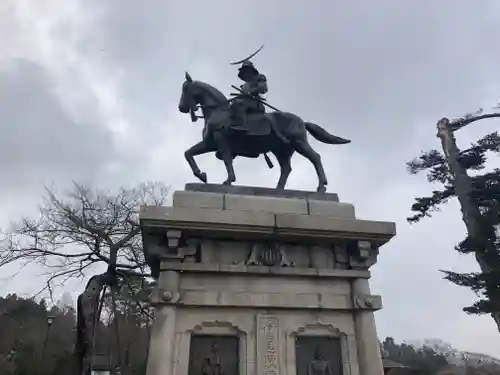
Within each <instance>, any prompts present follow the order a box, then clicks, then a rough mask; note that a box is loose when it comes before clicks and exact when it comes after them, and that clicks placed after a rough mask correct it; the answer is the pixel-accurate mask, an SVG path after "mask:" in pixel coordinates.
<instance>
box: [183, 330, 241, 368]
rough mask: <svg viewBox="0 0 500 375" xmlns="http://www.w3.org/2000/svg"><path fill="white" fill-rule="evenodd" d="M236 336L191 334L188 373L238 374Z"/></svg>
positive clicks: (237, 343)
mask: <svg viewBox="0 0 500 375" xmlns="http://www.w3.org/2000/svg"><path fill="white" fill-rule="evenodd" d="M238 346H239V342H238V336H220V335H191V343H190V346H189V365H188V375H239V363H238V360H239V352H238Z"/></svg>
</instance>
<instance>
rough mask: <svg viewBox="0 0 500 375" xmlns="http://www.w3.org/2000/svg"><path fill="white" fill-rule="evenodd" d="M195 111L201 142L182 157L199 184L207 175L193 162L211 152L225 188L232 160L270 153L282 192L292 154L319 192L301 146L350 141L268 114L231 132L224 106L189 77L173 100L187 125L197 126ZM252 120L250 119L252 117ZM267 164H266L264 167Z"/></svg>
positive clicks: (322, 187)
mask: <svg viewBox="0 0 500 375" xmlns="http://www.w3.org/2000/svg"><path fill="white" fill-rule="evenodd" d="M198 108H201V110H202V113H203V118H204V119H205V126H204V128H203V138H202V141H201V142H198V143H197V144H195V145H194V146H193V147H191V148H190V149H189V150H187V151H186V152H185V153H184V155H185V157H186V160H187V162H188V164H189V166H190V167H191V169H192V171H193V174H194V175H195V176H196V177H197V178H199V179H200V180H201V181H203V182H207V175H206V173H204V172H201V171H200V168H199V167H198V165H197V164H196V161H195V159H194V157H195V156H197V155H202V154H206V153H209V152H215V153H216V156H217V158H219V159H222V160H223V161H224V164H225V166H226V170H227V179H226V180H225V181H224V184H225V185H231V184H232V183H233V182H234V181H235V180H236V176H235V174H234V169H233V159H234V158H235V157H237V156H244V157H251V158H256V157H258V156H259V155H261V154H265V153H267V152H271V153H273V154H274V155H275V157H276V159H277V160H278V163H279V164H280V167H281V174H280V178H279V181H278V185H277V187H276V189H284V188H285V185H286V182H287V179H288V176H289V175H290V172H291V171H292V167H291V164H290V159H291V158H292V155H293V153H294V152H295V151H297V152H298V153H299V154H301V155H302V156H304V157H305V158H307V159H309V161H310V162H311V163H312V164H313V165H314V168H315V169H316V173H317V175H318V180H319V183H318V188H317V191H318V192H325V191H326V185H327V183H328V182H327V179H326V175H325V171H324V170H323V164H322V163H321V157H320V155H319V154H318V153H317V152H316V151H314V149H313V148H312V147H311V145H310V144H309V142H308V141H307V133H310V134H311V135H312V136H313V137H314V138H316V139H317V140H318V141H320V142H323V143H328V144H345V143H349V142H350V140H347V139H343V138H340V137H336V136H334V135H332V134H330V133H328V132H327V131H326V130H325V129H323V128H322V127H321V126H319V125H316V124H313V123H311V122H304V121H303V120H302V119H301V118H300V117H298V116H296V115H294V114H292V113H288V112H280V111H276V112H271V113H266V114H259V115H254V118H253V121H250V123H251V124H254V126H253V127H252V126H249V129H248V130H246V131H241V130H236V129H235V128H233V124H232V116H231V106H230V101H229V100H227V98H226V97H225V96H224V95H223V94H222V93H221V92H220V91H219V90H217V89H216V88H214V87H213V86H211V85H209V84H207V83H204V82H201V81H193V79H192V78H191V77H190V75H189V73H186V80H185V81H184V83H183V85H182V95H181V98H180V100H179V111H180V112H182V113H190V114H191V119H192V121H193V122H194V121H196V120H197V116H196V115H195V112H196V110H197V109H198ZM256 116H257V117H258V118H255V117H256ZM268 164H269V162H268Z"/></svg>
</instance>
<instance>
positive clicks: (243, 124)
mask: <svg viewBox="0 0 500 375" xmlns="http://www.w3.org/2000/svg"><path fill="white" fill-rule="evenodd" d="M238 78H240V79H241V80H242V81H244V82H245V83H244V84H242V85H241V86H240V88H241V91H242V94H241V95H238V96H237V97H236V98H235V99H234V101H233V103H232V105H231V108H232V111H233V119H234V121H235V126H236V129H241V130H247V116H248V115H251V114H257V113H262V114H264V113H265V107H264V105H263V104H262V102H261V101H262V100H263V99H262V98H261V95H263V94H265V93H267V78H266V76H265V75H264V74H261V73H259V71H258V70H257V69H256V68H255V66H254V65H253V63H252V62H251V61H250V60H244V61H243V62H242V63H241V67H240V68H239V69H238Z"/></svg>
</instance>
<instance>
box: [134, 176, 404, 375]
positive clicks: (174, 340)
mask: <svg viewBox="0 0 500 375" xmlns="http://www.w3.org/2000/svg"><path fill="white" fill-rule="evenodd" d="M249 194H251V195H249ZM140 220H141V226H142V233H143V242H144V251H145V255H146V259H147V261H148V263H149V264H150V266H151V268H152V270H153V272H154V274H155V275H156V276H157V277H158V284H157V288H156V290H155V292H154V293H153V295H152V296H151V302H152V304H154V305H155V306H156V313H155V322H154V326H153V331H152V337H151V346H150V355H149V359H148V370H147V375H171V374H172V375H173V374H175V375H197V374H200V375H202V374H204V373H207V374H211V373H213V374H214V375H215V374H216V373H217V371H219V370H220V371H221V372H222V374H223V375H236V374H238V375H254V374H259V375H279V374H287V375H295V374H297V375H308V372H310V371H312V372H316V373H318V372H319V373H322V372H321V371H322V370H321V369H323V370H324V369H326V368H327V367H329V369H330V373H331V375H341V374H342V375H347V374H349V375H381V374H383V370H382V362H381V358H380V350H379V344H378V338H377V334H376V329H375V322H374V311H376V310H378V309H380V308H381V307H382V305H381V299H380V296H376V295H372V294H371V293H370V290H369V285H368V279H369V277H370V272H369V270H368V269H369V267H370V266H371V265H372V264H374V263H375V262H376V260H377V255H378V249H379V247H380V246H381V245H383V244H384V243H386V242H387V241H388V240H389V239H390V238H391V237H392V236H393V235H394V234H395V226H394V224H393V223H384V222H373V221H366V220H359V219H357V218H356V217H355V212H354V207H353V206H352V205H351V204H346V203H339V202H338V198H337V196H336V195H335V194H318V193H309V192H301V191H282V192H278V191H276V190H273V189H269V190H267V189H262V188H253V187H225V186H224V187H221V186H219V185H201V184H188V185H187V186H186V190H185V191H176V192H175V193H174V200H173V205H172V207H151V206H148V207H142V208H141V213H140ZM224 337H227V338H232V339H231V340H233V341H230V340H229V341H227V340H226V341H224V340H223V338H224ZM207 342H212V344H211V345H209V344H207ZM231 343H232V344H231ZM207 345H208V346H207ZM312 347H314V348H312ZM235 357H237V359H235Z"/></svg>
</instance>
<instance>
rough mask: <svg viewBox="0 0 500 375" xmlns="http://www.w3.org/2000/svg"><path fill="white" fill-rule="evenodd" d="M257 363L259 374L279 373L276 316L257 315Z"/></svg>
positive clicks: (274, 374) (276, 374)
mask: <svg viewBox="0 0 500 375" xmlns="http://www.w3.org/2000/svg"><path fill="white" fill-rule="evenodd" d="M257 363H258V370H257V371H258V374H259V375H279V329H278V318H276V317H263V316H260V317H258V341H257Z"/></svg>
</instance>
